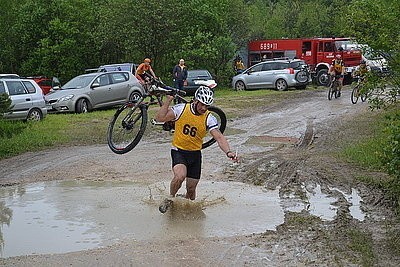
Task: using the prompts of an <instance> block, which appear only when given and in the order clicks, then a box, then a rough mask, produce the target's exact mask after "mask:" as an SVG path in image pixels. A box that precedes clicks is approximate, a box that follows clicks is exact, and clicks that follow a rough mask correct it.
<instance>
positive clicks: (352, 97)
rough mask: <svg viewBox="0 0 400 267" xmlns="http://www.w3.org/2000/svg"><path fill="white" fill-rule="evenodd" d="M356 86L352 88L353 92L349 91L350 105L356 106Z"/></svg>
mask: <svg viewBox="0 0 400 267" xmlns="http://www.w3.org/2000/svg"><path fill="white" fill-rule="evenodd" d="M358 94H359V92H358V85H356V86H354V88H353V91H351V103H353V104H356V103H357V101H358Z"/></svg>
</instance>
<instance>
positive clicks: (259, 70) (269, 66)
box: [232, 59, 312, 91]
mask: <svg viewBox="0 0 400 267" xmlns="http://www.w3.org/2000/svg"><path fill="white" fill-rule="evenodd" d="M311 81H312V80H311V75H310V72H309V71H308V66H307V64H306V63H305V62H304V61H303V60H300V59H292V60H290V59H276V60H269V61H264V62H260V63H258V64H256V65H253V66H252V67H250V68H248V69H246V70H245V71H244V72H243V73H241V74H238V75H236V76H234V77H233V78H232V87H233V88H234V89H235V90H246V89H258V88H275V89H277V90H280V91H284V90H287V89H288V88H289V87H295V88H297V89H305V88H306V86H307V84H309V83H310V82H311Z"/></svg>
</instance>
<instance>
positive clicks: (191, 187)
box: [186, 177, 200, 200]
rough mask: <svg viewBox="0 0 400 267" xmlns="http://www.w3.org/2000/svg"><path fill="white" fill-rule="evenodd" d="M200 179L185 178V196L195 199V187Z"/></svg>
mask: <svg viewBox="0 0 400 267" xmlns="http://www.w3.org/2000/svg"><path fill="white" fill-rule="evenodd" d="M199 181H200V179H194V178H190V177H187V178H186V198H188V199H190V200H195V198H196V187H197V184H198V183H199Z"/></svg>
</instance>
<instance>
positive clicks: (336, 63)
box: [329, 54, 345, 97]
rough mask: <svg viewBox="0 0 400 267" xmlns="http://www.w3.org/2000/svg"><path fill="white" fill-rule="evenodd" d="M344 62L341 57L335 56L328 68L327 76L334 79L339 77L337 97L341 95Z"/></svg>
mask: <svg viewBox="0 0 400 267" xmlns="http://www.w3.org/2000/svg"><path fill="white" fill-rule="evenodd" d="M344 71H345V68H344V62H343V60H342V56H341V55H339V54H338V55H336V57H335V59H334V60H332V63H331V66H330V68H329V74H330V75H332V76H335V77H339V80H338V81H339V88H338V97H340V95H341V91H342V87H343V79H344Z"/></svg>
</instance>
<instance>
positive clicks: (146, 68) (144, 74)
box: [135, 58, 157, 85]
mask: <svg viewBox="0 0 400 267" xmlns="http://www.w3.org/2000/svg"><path fill="white" fill-rule="evenodd" d="M150 63H151V60H150V58H145V59H144V61H143V63H141V64H140V65H139V66H138V67H137V69H136V72H135V77H136V78H137V79H138V80H139V82H140V83H141V84H142V85H145V84H146V83H147V82H148V81H149V77H148V76H149V75H151V76H153V77H154V78H157V76H156V74H155V73H154V71H153V69H152V68H151V65H150Z"/></svg>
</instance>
